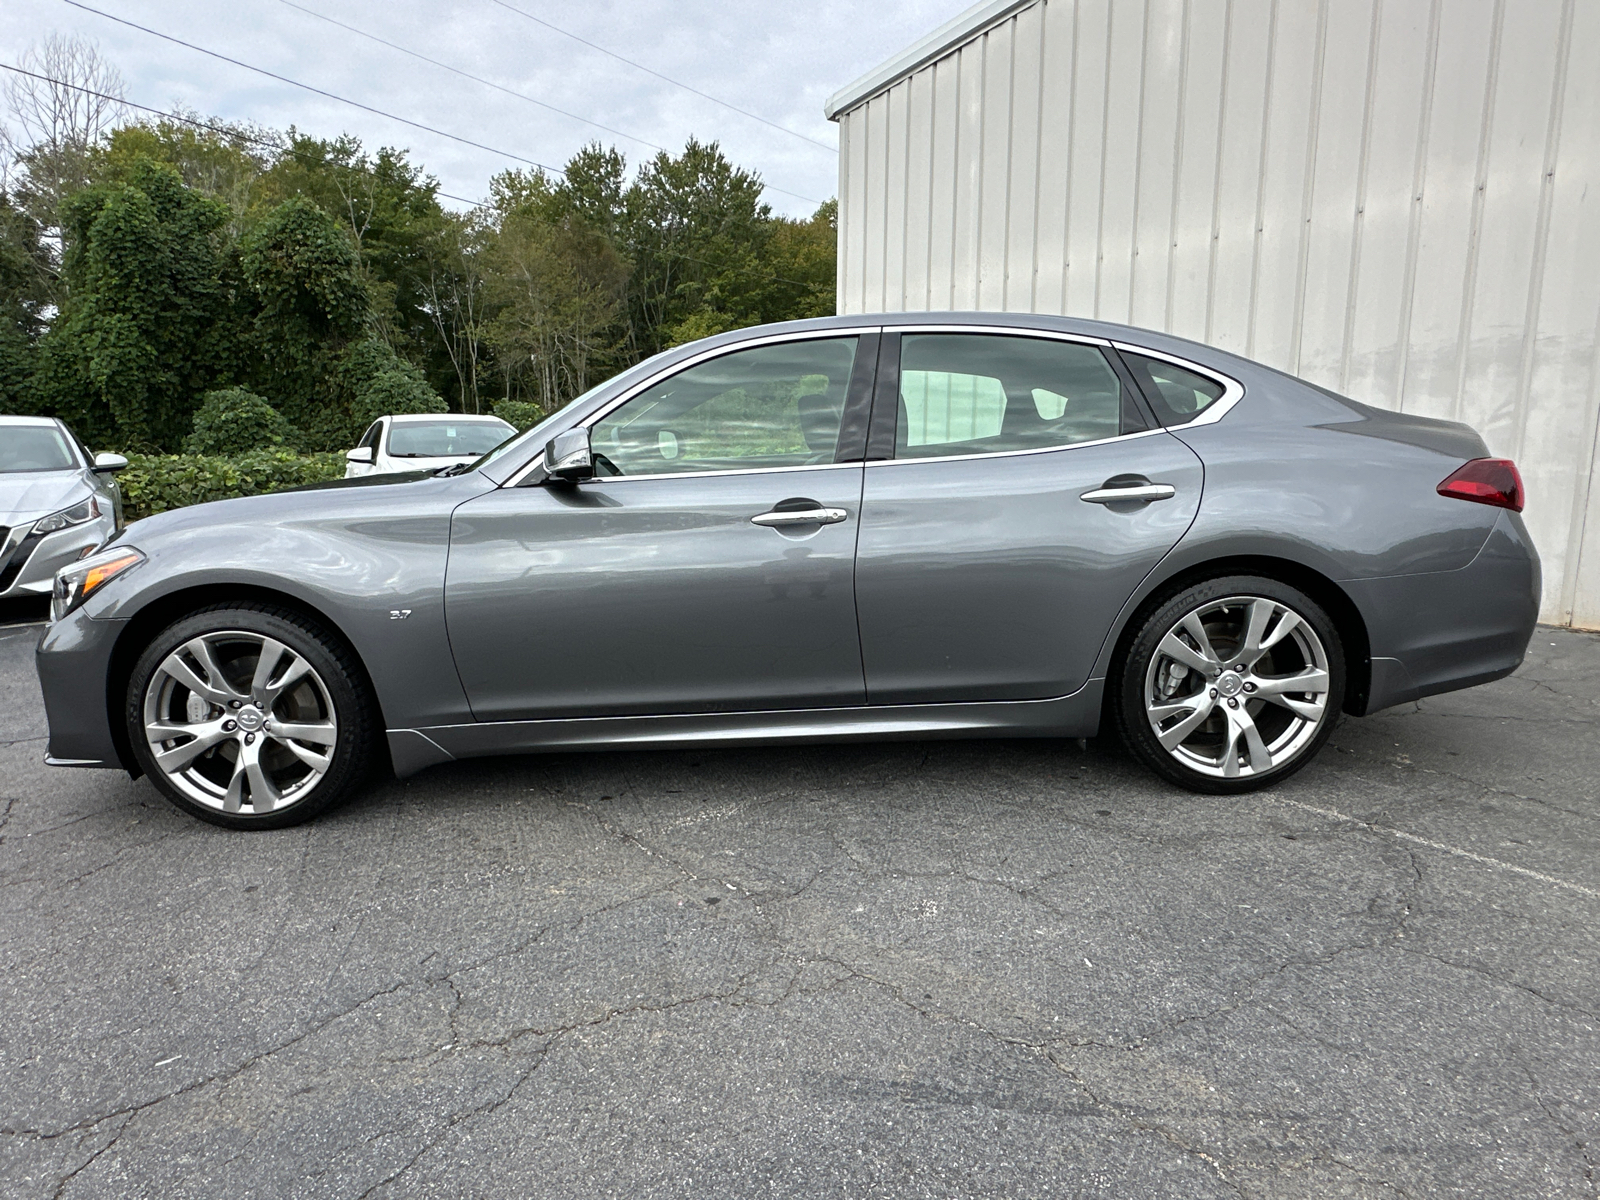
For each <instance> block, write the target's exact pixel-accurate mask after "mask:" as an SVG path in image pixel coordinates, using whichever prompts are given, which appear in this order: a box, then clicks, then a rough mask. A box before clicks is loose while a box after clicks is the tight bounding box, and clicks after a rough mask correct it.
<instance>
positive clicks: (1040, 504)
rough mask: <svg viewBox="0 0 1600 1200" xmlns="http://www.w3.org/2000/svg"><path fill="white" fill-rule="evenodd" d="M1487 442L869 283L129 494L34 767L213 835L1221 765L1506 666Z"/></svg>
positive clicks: (1459, 428)
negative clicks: (444, 787)
mask: <svg viewBox="0 0 1600 1200" xmlns="http://www.w3.org/2000/svg"><path fill="white" fill-rule="evenodd" d="M1521 507H1522V485H1521V481H1520V479H1519V478H1518V476H1517V471H1516V468H1515V466H1514V465H1513V464H1511V463H1510V462H1508V461H1506V460H1504V459H1498V458H1494V457H1492V456H1491V455H1490V453H1489V451H1488V449H1487V447H1486V446H1485V445H1484V443H1483V441H1482V439H1481V438H1480V437H1479V436H1478V435H1477V434H1476V433H1474V432H1473V431H1472V430H1471V429H1469V428H1467V427H1466V426H1464V425H1459V424H1455V423H1451V422H1445V421H1434V420H1427V419H1424V418H1420V417H1412V416H1403V415H1397V414H1393V413H1389V412H1384V411H1381V410H1378V409H1375V408H1371V407H1368V406H1367V405H1364V404H1360V403H1357V402H1356V401H1353V400H1348V399H1345V398H1344V397H1341V396H1337V395H1334V394H1332V393H1329V392H1326V391H1323V390H1321V389H1319V388H1316V387H1313V386H1311V385H1309V384H1306V383H1303V382H1300V381H1298V380H1296V379H1293V378H1290V377H1289V376H1286V375H1283V374H1280V373H1279V372H1276V371H1273V370H1269V369H1267V368H1265V367H1262V366H1260V365H1258V364H1256V363H1252V362H1250V361H1248V360H1246V359H1243V358H1239V357H1236V356H1234V355H1231V354H1227V353H1224V352H1222V351H1219V350H1214V349H1209V348H1207V347H1205V346H1201V345H1196V344H1194V343H1192V342H1186V341H1182V340H1180V339H1177V338H1173V337H1169V336H1164V335H1161V334H1156V333H1150V332H1145V331H1140V330H1135V329H1129V328H1125V327H1122V326H1115V325H1106V324H1100V323H1094V322H1088V321H1077V320H1069V319H1058V318H1049V317H1039V316H1021V315H999V314H897V315H891V316H879V317H835V318H827V319H823V320H817V321H808V322H800V323H794V324H789V325H783V326H769V327H765V328H757V329H747V330H743V331H740V332H737V333H730V334H724V335H721V336H719V337H716V338H712V339H709V340H707V341H703V342H697V343H693V344H691V345H687V346H682V347H679V348H676V349H674V350H671V351H669V352H667V353H665V354H663V355H660V356H658V357H656V358H654V359H651V360H650V361H648V362H645V363H642V364H640V365H639V366H637V367H635V368H633V369H631V370H629V371H626V372H624V373H623V374H621V375H619V376H617V377H615V378H613V379H611V380H609V381H607V382H606V383H604V384H602V385H601V386H599V387H597V388H595V389H594V390H592V391H591V392H589V393H588V394H586V395H584V396H581V397H579V398H578V399H577V400H575V401H573V402H572V403H571V404H570V405H568V406H567V407H566V408H565V409H563V410H562V411H561V412H559V413H558V414H556V415H555V416H553V417H551V418H550V419H548V420H547V421H545V422H544V423H543V424H542V425H539V426H537V427H535V428H534V429H532V430H530V431H529V432H528V433H527V434H525V435H524V436H522V437H521V438H518V439H515V440H513V441H511V442H508V443H506V444H505V445H503V446H501V447H499V448H497V449H496V450H494V451H493V452H491V453H490V454H488V455H486V456H485V457H483V458H481V459H479V460H478V461H477V462H475V463H472V464H468V465H467V466H464V467H461V468H455V469H451V470H446V471H442V472H437V473H414V474H408V475H389V476H379V477H374V478H371V479H359V480H348V481H344V482H342V483H336V484H332V485H328V486H325V487H322V488H319V489H316V490H307V491H299V492H291V493H280V494H277V495H272V496H258V497H252V498H249V499H241V500H228V501H223V502H220V503H216V504H208V505H202V506H199V507H196V508H188V509H181V510H178V511H175V512H168V513H163V514H161V515H159V516H156V517H152V518H149V519H147V520H144V521H141V522H139V523H137V524H135V525H132V526H130V527H129V528H128V529H127V530H126V531H125V532H124V533H123V534H122V536H121V537H119V538H117V539H116V540H115V541H114V542H113V543H112V544H111V545H110V546H109V547H107V548H106V549H105V550H104V551H102V552H101V553H99V554H96V555H94V556H92V557H90V558H88V559H85V560H84V561H83V562H81V563H78V564H76V565H74V566H73V567H71V568H69V569H67V570H66V571H63V572H62V573H61V575H60V576H59V577H58V580H57V583H56V589H55V599H54V607H53V623H52V624H51V626H50V628H49V630H48V631H47V633H46V634H45V637H44V639H43V641H42V643H41V644H40V647H39V652H38V666H39V674H40V678H41V680H42V682H43V686H44V695H45V702H46V705H47V707H48V711H49V720H50V744H49V758H50V761H52V762H55V763H61V764H71V765H78V766H100V767H121V768H123V769H125V770H127V771H129V772H130V773H133V774H135V775H138V774H140V773H143V774H146V775H148V776H150V778H151V779H152V780H153V781H154V782H155V784H156V786H157V787H158V788H160V790H161V791H162V792H164V793H165V794H166V795H167V796H168V797H170V798H171V799H172V800H173V802H174V803H176V804H178V805H179V806H181V807H183V808H185V809H187V810H188V811H189V812H191V813H193V814H194V815H196V816H198V817H200V818H202V819H205V820H208V821H213V822H216V823H217V824H221V825H227V826H232V827H235V828H270V827H276V826H282V825H287V824H291V823H294V822H296V821H300V820H304V819H306V818H307V817H310V816H312V815H314V814H315V813H317V812H319V811H321V810H322V809H324V808H325V807H326V806H327V805H329V804H330V803H333V802H334V801H335V800H337V799H339V798H340V797H342V796H345V795H347V794H349V793H350V792H351V790H352V789H354V788H356V787H358V786H359V785H360V784H361V782H362V781H363V780H364V779H365V778H367V777H368V775H369V774H370V773H371V772H372V771H374V770H384V771H389V770H392V771H394V772H395V773H397V774H399V775H407V774H410V773H412V772H415V771H419V770H422V769H424V768H426V767H428V766H430V765H432V764H435V763H442V762H447V761H449V760H451V759H455V758H465V757H468V756H473V755H485V754H505V753H523V752H529V751H541V750H554V749H574V748H597V749H598V748H607V747H661V746H684V745H735V744H748V743H752V742H762V741H833V740H840V739H849V738H907V737H909V738H929V737H941V738H942V737H985V736H1002V737H1016V736H1032V737H1051V738H1068V737H1071V738H1076V737H1090V736H1093V735H1095V734H1097V733H1100V732H1102V731H1103V730H1107V729H1114V730H1115V731H1116V732H1117V733H1118V734H1119V735H1120V736H1121V738H1122V739H1123V740H1124V741H1125V742H1126V744H1127V745H1128V747H1129V748H1130V749H1131V751H1132V753H1133V754H1135V755H1136V756H1137V757H1138V758H1140V759H1141V760H1143V761H1144V762H1145V763H1146V764H1148V765H1149V767H1150V768H1151V769H1153V770H1154V771H1156V772H1157V773H1159V774H1160V775H1162V776H1164V777H1165V778H1167V779H1168V780H1171V781H1172V782H1173V783H1176V784H1178V785H1181V786H1183V787H1186V788H1189V789H1191V790H1194V791H1200V792H1236V791H1241V790H1244V789H1248V788H1255V787H1262V786H1266V785H1269V784H1273V783H1277V782H1279V781H1281V780H1283V779H1284V778H1285V777H1287V776H1288V775H1290V774H1291V773H1293V772H1295V771H1298V770H1299V769H1301V768H1302V767H1304V766H1305V765H1306V764H1307V763H1308V762H1309V761H1311V759H1312V758H1313V756H1314V755H1315V754H1316V751H1317V750H1318V748H1319V747H1320V746H1321V745H1322V744H1323V743H1324V741H1325V740H1326V739H1327V737H1328V735H1329V732H1330V731H1331V729H1332V728H1333V724H1334V722H1335V720H1336V719H1337V717H1338V714H1340V713H1349V714H1352V715H1356V716H1360V715H1364V714H1367V713H1371V712H1374V711H1376V710H1378V709H1382V708H1385V707H1388V706H1390V705H1394V704H1399V703H1402V702H1405V701H1410V700H1415V699H1416V698H1418V697H1421V696H1426V695H1430V694H1433V693H1436V692H1443V691H1448V690H1450V689H1452V688H1461V687H1467V686H1470V685H1472V684H1476V683H1482V682H1485V681H1487V680H1491V679H1497V678H1499V677H1501V676H1503V675H1506V674H1508V673H1510V672H1511V671H1512V670H1514V669H1515V668H1516V667H1517V665H1518V664H1519V663H1520V662H1521V661H1522V656H1523V652H1524V650H1525V648H1526V646H1527V644H1528V640H1529V638H1530V636H1531V635H1532V632H1533V628H1534V621H1535V617H1536V614H1537V612H1538V607H1539V563H1538V558H1537V556H1536V555H1535V553H1534V550H1533V547H1532V545H1531V544H1530V543H1529V540H1528V535H1527V531H1526V530H1525V529H1524V527H1523V524H1522V520H1521V518H1520V517H1519V516H1518V512H1519V510H1520V509H1521Z"/></svg>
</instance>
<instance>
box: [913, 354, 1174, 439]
mask: <svg viewBox="0 0 1600 1200" xmlns="http://www.w3.org/2000/svg"><path fill="white" fill-rule="evenodd" d="M1125 390H1126V389H1124V388H1123V386H1122V384H1121V381H1120V380H1119V378H1118V376H1117V374H1116V372H1115V371H1114V370H1113V369H1112V367H1111V364H1110V363H1109V362H1107V361H1106V357H1105V355H1104V354H1102V353H1101V352H1100V351H1099V349H1097V348H1096V347H1094V346H1089V345H1084V344H1082V343H1079V342H1063V341H1056V340H1053V339H1049V340H1047V339H1044V338H1029V337H1012V336H1007V335H1003V334H993V335H991V334H969V333H957V334H942V333H940V334H907V335H905V337H903V338H902V339H901V343H900V410H899V419H898V422H897V426H896V436H895V457H897V458H937V457H943V456H949V455H960V454H993V453H1000V452H1003V451H1008V450H1039V449H1047V448H1050V447H1054V446H1070V445H1072V444H1074V443H1076V442H1092V441H1099V440H1101V439H1104V438H1113V437H1116V436H1118V435H1119V434H1121V433H1125V432H1130V431H1131V430H1135V429H1142V428H1143V427H1144V422H1143V421H1142V420H1141V419H1140V418H1139V417H1138V410H1137V409H1136V408H1134V406H1133V405H1132V404H1131V403H1130V402H1129V398H1128V397H1127V396H1126V395H1125Z"/></svg>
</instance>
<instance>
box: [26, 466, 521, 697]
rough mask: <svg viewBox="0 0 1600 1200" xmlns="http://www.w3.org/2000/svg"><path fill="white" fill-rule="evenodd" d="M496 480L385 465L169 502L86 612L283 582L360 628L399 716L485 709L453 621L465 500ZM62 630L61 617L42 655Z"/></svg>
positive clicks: (124, 610) (362, 649)
mask: <svg viewBox="0 0 1600 1200" xmlns="http://www.w3.org/2000/svg"><path fill="white" fill-rule="evenodd" d="M489 488H490V485H489V484H488V482H487V481H486V480H484V479H482V478H481V477H478V476H473V475H464V476H460V477H456V478H432V477H421V478H418V477H408V476H401V475H385V476H372V477H368V478H366V479H360V480H350V481H346V482H343V483H340V484H335V485H333V486H332V487H328V488H323V489H318V490H315V491H309V492H307V491H301V492H280V493H277V494H275V495H271V496H255V497H249V498H247V499H242V500H224V501H220V502H217V503H213V504H205V505H197V506H195V507H193V508H186V509H179V510H177V511H174V512H171V513H164V514H161V515H160V516H159V517H155V518H150V519H149V520H148V521H146V522H141V523H139V524H138V525H134V526H132V527H130V530H131V532H130V535H128V536H127V539H126V540H127V541H128V542H129V544H131V545H137V546H138V547H139V548H140V549H141V550H144V551H145V553H146V554H148V555H149V561H148V562H146V563H145V564H144V565H142V566H140V567H139V568H137V569H135V570H133V571H130V572H128V574H127V576H126V577H125V579H124V580H122V581H119V586H118V587H117V588H115V589H110V590H108V593H107V594H105V595H103V596H96V597H91V599H90V600H89V602H88V603H87V604H86V605H85V607H84V609H83V610H81V611H82V613H83V614H84V615H85V616H86V617H87V618H88V619H90V620H96V621H119V620H126V619H128V618H130V617H132V616H134V615H135V614H137V613H138V612H139V611H141V610H142V609H144V608H146V607H147V606H148V605H151V604H153V603H157V602H158V601H161V600H162V599H163V598H164V597H167V596H170V595H172V594H173V593H175V592H180V591H185V590H190V589H209V590H210V591H211V592H213V593H214V592H216V591H217V590H219V589H226V588H228V587H233V588H237V589H240V590H246V589H261V590H265V591H270V592H277V593H281V594H283V595H286V596H289V597H291V598H292V599H294V600H297V601H299V602H301V603H303V604H304V605H306V606H308V607H310V608H311V609H313V610H314V611H316V612H319V613H321V614H323V616H325V617H326V619H327V620H329V621H331V622H332V623H333V624H334V625H335V626H336V627H337V630H338V632H340V633H341V634H343V636H344V637H345V638H346V639H348V640H349V642H350V644H351V646H352V647H353V648H354V649H355V651H356V653H357V654H358V655H359V656H360V658H361V661H362V663H363V664H364V665H365V667H366V670H367V673H368V675H369V676H370V677H371V679H372V682H373V685H374V687H375V689H376V691H377V694H378V699H379V702H380V704H381V706H382V708H383V713H384V717H385V720H386V721H387V722H388V724H389V725H391V726H395V727H413V726H417V725H427V724H437V723H441V722H449V721H459V720H471V719H472V715H471V710H470V709H469V707H468V705H467V700H466V695H465V693H464V692H463V691H462V688H461V681H460V678H459V677H458V676H457V674H456V668H455V662H454V659H453V658H452V657H451V654H450V644H449V639H448V637H447V636H446V632H445V624H444V573H445V560H446V557H447V555H448V552H449V534H450V513H451V510H453V509H454V508H455V507H456V505H458V504H460V503H462V502H463V501H465V500H468V499H470V498H472V497H473V496H477V495H481V494H482V493H483V492H485V491H487V490H489ZM152 535H155V536H152ZM77 615H78V614H74V616H77ZM58 636H60V634H58V626H52V627H51V629H50V631H49V632H48V633H47V634H46V637H45V640H44V644H43V645H42V646H41V651H40V652H41V655H46V654H49V653H51V652H52V651H53V650H54V648H55V643H54V640H53V639H56V638H57V637H58Z"/></svg>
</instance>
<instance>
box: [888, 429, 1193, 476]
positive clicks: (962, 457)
mask: <svg viewBox="0 0 1600 1200" xmlns="http://www.w3.org/2000/svg"><path fill="white" fill-rule="evenodd" d="M1165 432H1167V431H1166V429H1165V428H1164V427H1161V426H1157V427H1156V428H1155V429H1139V430H1135V431H1134V432H1133V433H1119V434H1117V436H1116V437H1108V438H1096V439H1095V440H1094V441H1092V442H1063V443H1061V445H1059V446H1033V447H1031V448H1029V449H1027V450H989V451H985V452H984V453H981V454H930V455H928V457H926V458H875V459H873V460H872V461H871V462H869V463H867V466H869V467H904V466H909V465H910V464H912V463H939V462H968V461H970V460H972V459H975V458H1019V457H1021V456H1022V455H1024V454H1063V453H1065V452H1066V451H1068V450H1082V449H1085V448H1087V447H1089V446H1109V445H1110V444H1111V443H1112V442H1130V441H1132V440H1133V439H1134V438H1142V437H1149V436H1150V435H1151V434H1154V433H1165Z"/></svg>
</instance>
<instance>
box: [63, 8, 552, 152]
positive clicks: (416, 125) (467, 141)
mask: <svg viewBox="0 0 1600 1200" xmlns="http://www.w3.org/2000/svg"><path fill="white" fill-rule="evenodd" d="M62 3H64V4H70V5H72V7H73V8H80V9H82V10H83V11H84V12H90V13H93V14H94V15H95V16H97V17H104V18H105V19H106V20H108V21H115V22H116V23H117V24H118V25H126V26H127V27H128V28H130V29H137V30H139V31H140V32H141V33H148V34H150V35H151V36H152V37H158V38H160V39H161V40H162V41H166V42H172V43H173V44H174V45H177V46H182V47H184V48H185V49H188V50H196V51H198V52H199V53H201V54H206V55H209V56H211V57H212V58H216V59H220V60H221V61H223V62H225V63H230V64H232V65H233V66H235V67H243V68H244V69H245V70H246V71H254V72H255V73H256V74H257V75H265V76H266V77H267V78H268V79H276V80H277V81H278V82H279V83H287V84H289V85H290V86H291V87H297V88H301V89H303V90H305V91H308V92H313V93H315V94H316V95H318V96H324V97H326V98H327V99H329V100H337V101H338V102H339V103H340V104H348V105H350V106H351V107H352V108H359V109H361V110H362V111H363V112H369V113H373V114H375V115H377V116H380V117H387V118H388V119H389V120H391V121H398V122H400V124H402V125H409V126H411V128H413V129H420V130H422V131H423V132H424V133H431V134H435V135H436V136H438V137H442V138H449V139H450V140H451V141H452V142H460V143H461V144H462V145H464V146H471V147H473V148H474V149H475V150H487V151H488V152H489V153H490V154H497V155H499V156H500V157H501V158H511V159H515V160H516V161H517V162H523V163H527V164H528V165H529V166H531V167H538V168H539V169H540V170H541V171H548V172H550V173H551V174H552V175H559V174H561V172H560V171H557V170H556V169H555V168H554V167H550V166H546V165H545V164H544V163H542V162H538V161H536V160H534V159H531V158H524V157H523V156H522V155H520V154H513V153H511V152H510V151H509V150H499V149H496V148H495V147H493V146H485V145H484V144H483V143H482V142H475V141H473V140H472V139H471V138H464V137H460V136H458V135H457V134H454V133H446V132H445V131H444V130H443V129H435V128H434V127H433V126H432V125H424V124H422V123H421V122H420V121H412V120H410V119H408V118H406V117H401V116H396V115H395V114H394V113H392V112H385V111H384V110H383V109H381V108H373V107H372V106H371V105H370V104H362V103H361V102H360V101H359V100H351V99H349V98H348V97H346V96H340V95H336V94H335V93H333V92H325V91H323V90H322V89H321V88H318V87H312V86H311V85H310V84H309V83H301V82H300V81H299V80H298V79H290V78H289V77H288V76H287V75H278V74H275V73H274V72H272V71H268V70H266V69H265V68H263V67H256V66H251V65H250V64H249V63H247V62H240V61H239V60H238V59H237V58H229V57H228V56H227V55H226V54H219V53H217V51H215V50H207V49H206V48H205V47H204V46H196V45H195V44H194V43H193V42H186V41H184V40H183V39H182V38H176V37H173V36H172V35H171V34H170V33H162V32H161V31H160V30H158V29H151V28H150V27H149V26H146V25H140V24H138V23H136V22H134V21H128V20H124V19H123V18H122V17H114V16H112V15H111V14H110V13H108V12H101V11H100V10H99V9H98V8H90V7H89V6H88V5H87V4H81V3H79V0H62Z"/></svg>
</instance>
